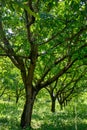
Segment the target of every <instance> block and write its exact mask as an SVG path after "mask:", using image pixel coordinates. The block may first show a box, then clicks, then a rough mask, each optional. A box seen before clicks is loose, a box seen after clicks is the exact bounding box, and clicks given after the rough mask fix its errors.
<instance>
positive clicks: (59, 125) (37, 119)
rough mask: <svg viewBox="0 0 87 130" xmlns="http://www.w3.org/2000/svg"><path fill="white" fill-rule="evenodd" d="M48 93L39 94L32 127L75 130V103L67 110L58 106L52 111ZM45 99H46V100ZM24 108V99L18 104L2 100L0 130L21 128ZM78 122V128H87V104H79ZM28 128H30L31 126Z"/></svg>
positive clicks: (0, 101)
mask: <svg viewBox="0 0 87 130" xmlns="http://www.w3.org/2000/svg"><path fill="white" fill-rule="evenodd" d="M47 97H48V95H45V96H44V98H41V95H38V97H37V100H36V102H35V105H34V110H33V116H32V127H33V129H34V130H75V113H74V104H72V103H71V104H70V105H69V106H67V107H66V108H65V110H62V111H60V110H59V107H58V106H56V112H55V113H51V111H50V105H51V104H50V103H51V102H50V101H49V99H47ZM44 99H45V100H44ZM22 109H23V101H22V100H19V103H18V104H15V102H14V101H10V102H8V101H4V100H3V99H1V100H0V130H21V128H20V118H21V113H22ZM76 124H77V128H78V130H87V104H84V103H80V105H77V119H76ZM27 130H30V129H29V128H28V129H27Z"/></svg>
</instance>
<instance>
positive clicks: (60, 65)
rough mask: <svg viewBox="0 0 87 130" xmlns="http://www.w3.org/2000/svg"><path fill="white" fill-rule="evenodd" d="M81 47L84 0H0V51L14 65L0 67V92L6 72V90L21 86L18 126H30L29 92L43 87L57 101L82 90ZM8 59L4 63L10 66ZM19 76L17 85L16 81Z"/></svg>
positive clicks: (85, 44)
mask: <svg viewBox="0 0 87 130" xmlns="http://www.w3.org/2000/svg"><path fill="white" fill-rule="evenodd" d="M86 52H87V1H85V0H53V1H52V0H49V1H46V0H42V1H40V0H36V1H35V0H21V1H19V0H16V1H14V0H8V1H5V0H1V1H0V56H1V57H3V56H5V57H8V58H9V59H10V60H11V62H12V63H13V64H14V65H15V67H16V68H17V69H18V71H19V72H18V74H17V73H15V71H14V70H11V73H10V74H9V72H6V74H5V75H4V74H3V73H2V82H1V85H2V83H3V90H2V93H3V92H4V89H5V88H7V86H6V85H4V81H5V82H6V80H5V79H6V78H9V79H10V80H7V81H8V83H9V86H12V88H11V89H12V90H13V89H15V90H17V91H16V92H18V91H22V90H23V87H24V89H25V98H26V100H25V105H24V110H23V113H22V116H21V127H22V128H24V127H27V126H31V117H32V110H33V105H34V102H35V98H36V96H37V95H38V93H39V91H40V90H42V89H43V88H46V89H47V90H48V92H49V94H50V96H51V98H52V99H53V100H54V101H53V102H54V105H55V100H56V99H58V102H59V103H60V105H62V104H65V102H67V101H68V100H69V101H70V100H71V99H72V97H73V96H76V95H77V94H78V93H80V92H82V91H83V92H84V91H85V90H86V84H87V81H86V79H87V72H86V70H87V53H86ZM0 62H2V61H1V60H0ZM8 63H9V62H8V61H6V62H5V64H6V65H5V66H6V67H7V68H6V69H7V70H8V69H9V70H10V68H12V66H11V67H10V65H9V66H7V65H8ZM0 64H1V68H2V63H0ZM15 70H16V69H15ZM1 72H2V71H1ZM19 73H20V75H21V77H20V76H19ZM3 76H4V77H5V78H3ZM9 76H10V77H9ZM21 78H22V81H21ZM12 79H13V80H14V82H13V80H12ZM15 82H16V83H15ZM19 82H21V83H23V85H22V87H20V85H18V87H17V83H18V84H20V83H19ZM13 84H14V85H13ZM1 89H2V87H1ZM18 93H19V92H18ZM18 93H16V94H18ZM1 95H2V94H1ZM54 105H53V106H54ZM52 111H55V109H54V108H53V110H52Z"/></svg>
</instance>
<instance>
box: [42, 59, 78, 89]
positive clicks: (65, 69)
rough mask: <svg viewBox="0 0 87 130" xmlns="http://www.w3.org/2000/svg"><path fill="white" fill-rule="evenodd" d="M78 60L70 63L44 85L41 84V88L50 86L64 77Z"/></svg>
mask: <svg viewBox="0 0 87 130" xmlns="http://www.w3.org/2000/svg"><path fill="white" fill-rule="evenodd" d="M76 60H77V59H75V60H73V61H72V62H70V63H68V64H67V65H66V66H65V67H64V68H63V69H62V70H60V72H59V73H57V74H56V75H54V76H53V77H52V78H50V79H48V80H46V81H45V82H44V83H42V84H40V87H41V88H44V87H46V86H48V85H50V84H51V83H53V82H54V81H56V80H57V79H58V78H59V77H60V76H61V75H63V74H64V73H65V72H66V71H67V70H68V69H69V68H70V67H71V66H72V65H73V64H74V62H75V61H76Z"/></svg>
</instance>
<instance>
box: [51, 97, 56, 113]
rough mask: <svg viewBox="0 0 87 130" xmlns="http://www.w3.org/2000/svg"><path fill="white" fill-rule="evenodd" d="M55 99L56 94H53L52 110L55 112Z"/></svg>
mask: <svg viewBox="0 0 87 130" xmlns="http://www.w3.org/2000/svg"><path fill="white" fill-rule="evenodd" d="M55 101H56V98H55V97H54V96H51V112H55Z"/></svg>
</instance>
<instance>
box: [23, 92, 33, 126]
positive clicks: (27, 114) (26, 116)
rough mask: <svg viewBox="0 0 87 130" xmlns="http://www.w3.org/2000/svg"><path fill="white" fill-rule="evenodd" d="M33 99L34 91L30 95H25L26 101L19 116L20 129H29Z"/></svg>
mask: <svg viewBox="0 0 87 130" xmlns="http://www.w3.org/2000/svg"><path fill="white" fill-rule="evenodd" d="M35 97H36V93H35V91H33V92H32V94H31V93H30V95H27V94H26V101H25V105H24V109H23V113H22V116H21V127H22V128H26V127H31V117H32V112H33V105H34V101H35Z"/></svg>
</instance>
